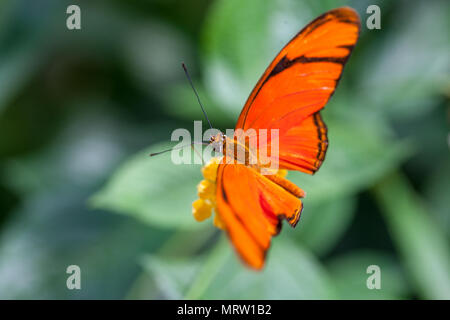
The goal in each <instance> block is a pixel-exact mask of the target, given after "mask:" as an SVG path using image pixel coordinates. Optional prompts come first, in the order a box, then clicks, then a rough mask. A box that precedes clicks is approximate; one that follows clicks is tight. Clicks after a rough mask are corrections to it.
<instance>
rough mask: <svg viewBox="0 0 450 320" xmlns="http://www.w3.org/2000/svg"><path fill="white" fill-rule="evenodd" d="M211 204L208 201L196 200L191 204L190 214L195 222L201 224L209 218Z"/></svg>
mask: <svg viewBox="0 0 450 320" xmlns="http://www.w3.org/2000/svg"><path fill="white" fill-rule="evenodd" d="M212 207H213V205H212V203H211V201H209V200H204V199H197V200H195V201H194V202H193V203H192V214H193V215H194V218H195V220H197V221H198V222H201V221H203V220H205V219H208V218H209V217H211V211H212Z"/></svg>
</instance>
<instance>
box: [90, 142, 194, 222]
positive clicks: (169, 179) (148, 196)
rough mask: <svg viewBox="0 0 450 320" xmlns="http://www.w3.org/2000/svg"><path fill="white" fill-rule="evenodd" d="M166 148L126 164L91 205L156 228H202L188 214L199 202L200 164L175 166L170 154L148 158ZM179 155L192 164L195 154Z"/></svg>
mask: <svg viewBox="0 0 450 320" xmlns="http://www.w3.org/2000/svg"><path fill="white" fill-rule="evenodd" d="M168 147H169V146H168V145H167V144H160V145H155V146H153V147H151V148H149V149H147V150H145V151H143V152H140V153H138V154H137V155H135V156H134V157H132V158H131V159H130V160H128V161H126V162H125V163H124V164H123V165H122V166H121V167H120V168H119V169H118V170H117V171H116V172H115V174H114V175H113V176H112V178H111V179H110V180H109V181H108V183H107V184H106V186H105V187H104V188H103V189H102V190H100V191H99V192H98V193H97V194H95V195H94V196H93V197H92V198H91V200H90V203H91V204H92V205H93V206H94V207H96V208H102V209H107V210H112V211H114V212H119V213H124V214H128V215H131V216H133V217H135V218H138V219H140V220H142V221H144V222H146V223H149V224H151V225H154V226H158V227H163V228H174V229H192V228H200V227H202V224H200V223H197V222H196V221H195V220H194V218H193V217H192V213H191V210H192V209H191V208H192V202H193V201H194V200H195V199H196V198H198V197H197V195H196V194H197V188H196V185H197V184H198V183H199V182H200V180H202V175H201V171H200V169H201V164H189V165H188V164H180V165H176V164H174V163H173V162H172V161H171V152H167V153H165V154H161V155H158V156H156V157H151V158H150V157H149V154H150V153H152V152H157V151H161V150H165V149H167V148H168ZM181 152H188V153H189V154H190V155H191V156H192V158H191V159H192V160H194V157H195V154H194V153H192V151H191V150H190V149H189V148H186V149H184V151H181Z"/></svg>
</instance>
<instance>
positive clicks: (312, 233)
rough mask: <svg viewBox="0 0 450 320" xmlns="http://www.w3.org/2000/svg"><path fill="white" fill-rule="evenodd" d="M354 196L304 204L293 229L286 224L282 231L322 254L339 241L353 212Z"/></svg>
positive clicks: (348, 224) (349, 222)
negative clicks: (298, 220)
mask: <svg viewBox="0 0 450 320" xmlns="http://www.w3.org/2000/svg"><path fill="white" fill-rule="evenodd" d="M355 207H356V201H355V199H354V198H338V199H335V200H332V201H326V202H322V203H313V204H311V205H309V203H308V201H306V203H305V204H304V209H303V212H302V215H301V218H300V222H299V223H298V225H297V227H296V228H295V229H291V228H289V227H287V226H286V228H284V230H283V232H288V233H289V234H292V235H293V237H295V238H296V239H298V240H299V241H300V242H301V243H302V244H303V246H305V247H306V248H308V249H309V250H311V251H312V252H314V253H315V254H319V255H324V254H326V253H327V252H328V251H329V250H331V249H332V248H333V247H334V246H336V245H337V244H338V243H339V239H340V238H341V236H342V235H343V234H344V232H345V231H346V230H347V228H348V227H349V226H350V224H351V222H352V219H353V216H354V214H355Z"/></svg>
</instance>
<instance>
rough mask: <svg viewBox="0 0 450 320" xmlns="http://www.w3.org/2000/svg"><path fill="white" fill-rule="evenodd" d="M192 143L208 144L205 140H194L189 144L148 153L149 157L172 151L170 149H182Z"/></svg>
mask: <svg viewBox="0 0 450 320" xmlns="http://www.w3.org/2000/svg"><path fill="white" fill-rule="evenodd" d="M194 144H203V145H208V143H207V142H197V141H194V142H192V143H190V144H187V145H185V146H180V147H178V148H170V149H167V150H163V151H159V152H154V153H150V157H154V156H157V155H159V154H162V153H166V152H169V151H172V150H179V149H183V148H186V147H189V146H193V145H194Z"/></svg>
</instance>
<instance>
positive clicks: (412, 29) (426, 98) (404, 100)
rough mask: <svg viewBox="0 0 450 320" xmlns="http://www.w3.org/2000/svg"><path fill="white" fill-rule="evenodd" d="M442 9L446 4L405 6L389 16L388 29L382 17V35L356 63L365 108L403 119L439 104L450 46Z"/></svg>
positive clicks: (423, 3)
mask: <svg viewBox="0 0 450 320" xmlns="http://www.w3.org/2000/svg"><path fill="white" fill-rule="evenodd" d="M443 6H445V4H444V1H433V2H421V3H417V4H416V5H412V6H403V7H402V10H395V11H391V12H392V15H393V17H391V21H392V23H391V24H390V25H387V26H386V27H383V18H382V28H381V30H379V34H380V36H379V37H377V38H374V40H375V41H371V43H370V45H369V47H367V49H366V51H365V52H366V54H365V55H364V56H361V59H360V60H359V61H358V63H359V67H360V68H359V70H360V72H362V75H361V76H360V82H359V85H360V88H359V90H358V92H359V93H360V95H359V96H360V97H361V98H364V100H365V101H366V103H365V104H364V105H362V107H363V108H368V109H374V110H378V111H382V112H385V113H388V114H393V115H397V116H401V117H402V118H405V117H414V116H418V115H420V114H421V113H423V112H424V111H427V110H429V109H430V107H432V106H433V105H436V104H435V101H433V98H432V96H433V95H436V94H438V93H439V92H443V91H444V90H445V86H446V85H447V84H448V82H449V80H450V78H449V75H448V65H449V60H448V52H449V50H450V42H449V41H448V31H447V32H445V31H443V30H448V23H447V22H448V20H449V17H450V16H449V10H443ZM383 9H384V6H381V10H382V12H383ZM412 22H414V23H412ZM363 32H364V31H363ZM368 32H371V33H373V32H378V31H371V30H368ZM383 34H384V36H381V35H383ZM378 39H380V40H381V41H380V40H378ZM425 61H426V63H422V62H425Z"/></svg>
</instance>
